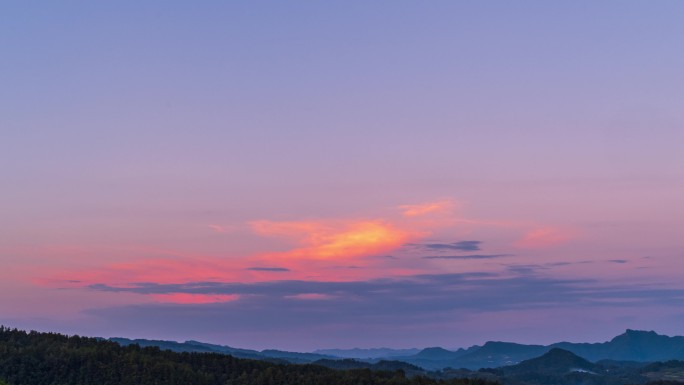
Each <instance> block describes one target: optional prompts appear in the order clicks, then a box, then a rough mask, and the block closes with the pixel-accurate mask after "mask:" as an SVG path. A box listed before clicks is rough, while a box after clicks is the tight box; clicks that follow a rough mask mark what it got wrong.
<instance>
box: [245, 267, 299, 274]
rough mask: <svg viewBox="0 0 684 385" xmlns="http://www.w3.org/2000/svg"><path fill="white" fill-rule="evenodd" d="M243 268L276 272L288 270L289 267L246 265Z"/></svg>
mask: <svg viewBox="0 0 684 385" xmlns="http://www.w3.org/2000/svg"><path fill="white" fill-rule="evenodd" d="M245 270H251V271H272V272H276V273H278V272H286V271H290V269H288V268H286V267H259V266H253V267H248V268H245Z"/></svg>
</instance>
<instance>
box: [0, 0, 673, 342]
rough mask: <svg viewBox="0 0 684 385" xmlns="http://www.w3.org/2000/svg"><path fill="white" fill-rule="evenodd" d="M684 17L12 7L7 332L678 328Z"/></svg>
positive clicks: (8, 29) (518, 7)
mask: <svg viewBox="0 0 684 385" xmlns="http://www.w3.org/2000/svg"><path fill="white" fill-rule="evenodd" d="M683 12H684V3H682V2H680V1H667V0H663V1H658V2H652V1H650V2H646V1H624V0H621V1H601V2H595V1H573V2H548V1H517V2H509V1H488V2H475V1H439V0H437V1H431V2H424V1H402V0H399V1H376V2H367V1H325V2H305V1H293V2H282V1H248V2H237V1H235V2H229V1H203V2H181V1H152V0H151V1H117V2H88V1H63V2H31V1H6V2H3V3H2V4H1V5H0V59H1V60H0V265H1V266H2V268H1V269H0V323H2V324H5V325H7V326H11V327H17V328H23V329H36V330H44V331H57V332H62V333H68V334H80V335H88V336H102V337H113V336H121V337H130V338H151V339H168V340H176V341H184V340H188V339H195V340H200V341H205V342H211V343H218V344H225V345H230V346H235V347H242V348H255V349H265V348H278V349H288V350H297V351H308V350H313V349H317V348H353V347H361V348H369V347H393V348H408V347H428V346H443V347H446V348H457V347H465V346H470V345H472V344H481V343H483V342H485V341H487V340H503V341H512V342H521V343H551V342H557V341H563V340H565V341H581V342H586V341H588V342H593V341H605V340H609V339H610V338H612V337H613V336H615V335H617V334H620V333H622V332H623V331H624V330H625V329H627V328H631V329H645V330H655V331H657V332H659V333H662V334H669V335H682V334H684V330H683V329H682V326H681V325H683V324H684V310H682V309H684V283H682V279H681V277H682V273H684V261H683V258H684V247H683V243H682V242H683V241H682V239H683V238H682V234H684V151H682V150H683V144H684V112H683V111H684V72H682V68H684V50H682V36H684V23H682V22H681V15H682V13H683Z"/></svg>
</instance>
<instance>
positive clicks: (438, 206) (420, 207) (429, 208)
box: [399, 199, 457, 217]
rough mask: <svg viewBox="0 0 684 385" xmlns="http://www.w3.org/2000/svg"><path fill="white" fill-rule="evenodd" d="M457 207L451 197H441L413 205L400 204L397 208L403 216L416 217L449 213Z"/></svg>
mask: <svg viewBox="0 0 684 385" xmlns="http://www.w3.org/2000/svg"><path fill="white" fill-rule="evenodd" d="M456 207H457V205H456V203H455V202H454V201H453V200H451V199H443V200H439V201H434V202H425V203H419V204H413V205H401V206H399V209H400V210H402V214H403V215H404V216H405V217H417V216H422V215H427V214H444V213H451V212H453V211H454V209H455V208H456Z"/></svg>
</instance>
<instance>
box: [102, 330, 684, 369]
mask: <svg viewBox="0 0 684 385" xmlns="http://www.w3.org/2000/svg"><path fill="white" fill-rule="evenodd" d="M111 340H112V341H115V342H117V343H119V344H121V345H129V344H138V345H140V346H143V347H144V346H158V347H160V348H162V349H169V350H172V351H177V352H211V353H222V354H230V355H232V356H234V357H239V358H251V359H260V360H267V361H271V362H291V363H310V362H315V361H318V360H334V359H347V358H352V359H355V360H357V361H360V362H366V363H377V362H379V361H382V360H390V361H403V362H406V363H410V364H413V365H417V366H420V367H422V368H424V369H428V370H438V369H443V368H466V369H471V370H477V369H480V368H496V367H500V366H506V365H514V364H517V363H519V362H521V361H524V360H528V359H531V358H535V357H539V356H541V355H543V354H545V353H546V352H549V351H550V350H552V349H554V348H560V349H563V350H566V351H568V352H572V353H574V354H576V355H578V356H580V357H582V358H584V359H586V360H588V361H592V362H596V361H600V360H613V361H636V362H654V361H667V360H684V337H679V336H678V337H668V336H665V335H659V334H657V333H655V332H653V331H638V330H627V331H626V332H625V333H623V334H621V335H619V336H617V337H615V338H613V339H612V340H610V341H607V342H601V343H571V342H559V343H555V344H551V345H525V344H517V343H510V342H498V341H490V342H487V343H485V344H484V345H482V346H478V345H475V346H471V347H469V348H467V349H458V350H447V349H444V348H440V347H431V348H426V349H422V350H419V349H399V350H395V349H387V348H379V349H346V350H344V349H328V350H317V351H315V352H312V353H299V352H287V351H280V350H263V351H256V350H248V349H238V348H234V347H230V346H222V345H213V344H207V343H202V342H197V341H187V342H183V343H181V342H174V341H154V340H129V339H125V338H112V339H111Z"/></svg>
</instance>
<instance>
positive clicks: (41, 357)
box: [0, 327, 490, 385]
mask: <svg viewBox="0 0 684 385" xmlns="http://www.w3.org/2000/svg"><path fill="white" fill-rule="evenodd" d="M0 379H2V380H4V381H6V382H7V383H8V384H11V385H95V384H97V385H129V384H130V385H289V384H298V385H321V384H330V385H336V384H340V385H375V384H378V385H384V384H387V385H390V384H391V385H404V384H405V385H413V384H415V385H433V384H434V385H436V384H443V385H448V384H453V385H466V384H476V385H488V384H490V383H488V382H485V381H482V380H477V379H453V380H448V381H441V380H433V379H429V378H426V377H421V376H416V377H412V378H408V377H407V376H406V375H405V374H404V372H403V371H402V370H397V371H373V370H370V369H357V370H344V371H341V370H333V369H330V368H326V367H323V366H319V365H285V364H276V363H270V362H264V361H256V360H249V359H239V358H234V357H232V356H229V355H225V354H218V353H194V352H192V353H191V352H183V353H177V352H172V351H169V350H161V349H159V348H157V347H145V348H141V347H140V346H138V345H136V344H132V345H129V346H120V345H119V344H117V343H115V342H111V341H107V340H102V339H96V338H86V337H78V336H72V337H68V336H64V335H61V334H55V333H38V332H30V333H27V332H24V331H20V330H16V329H8V328H5V327H0ZM2 380H0V381H2ZM0 384H2V383H1V382H0Z"/></svg>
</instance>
